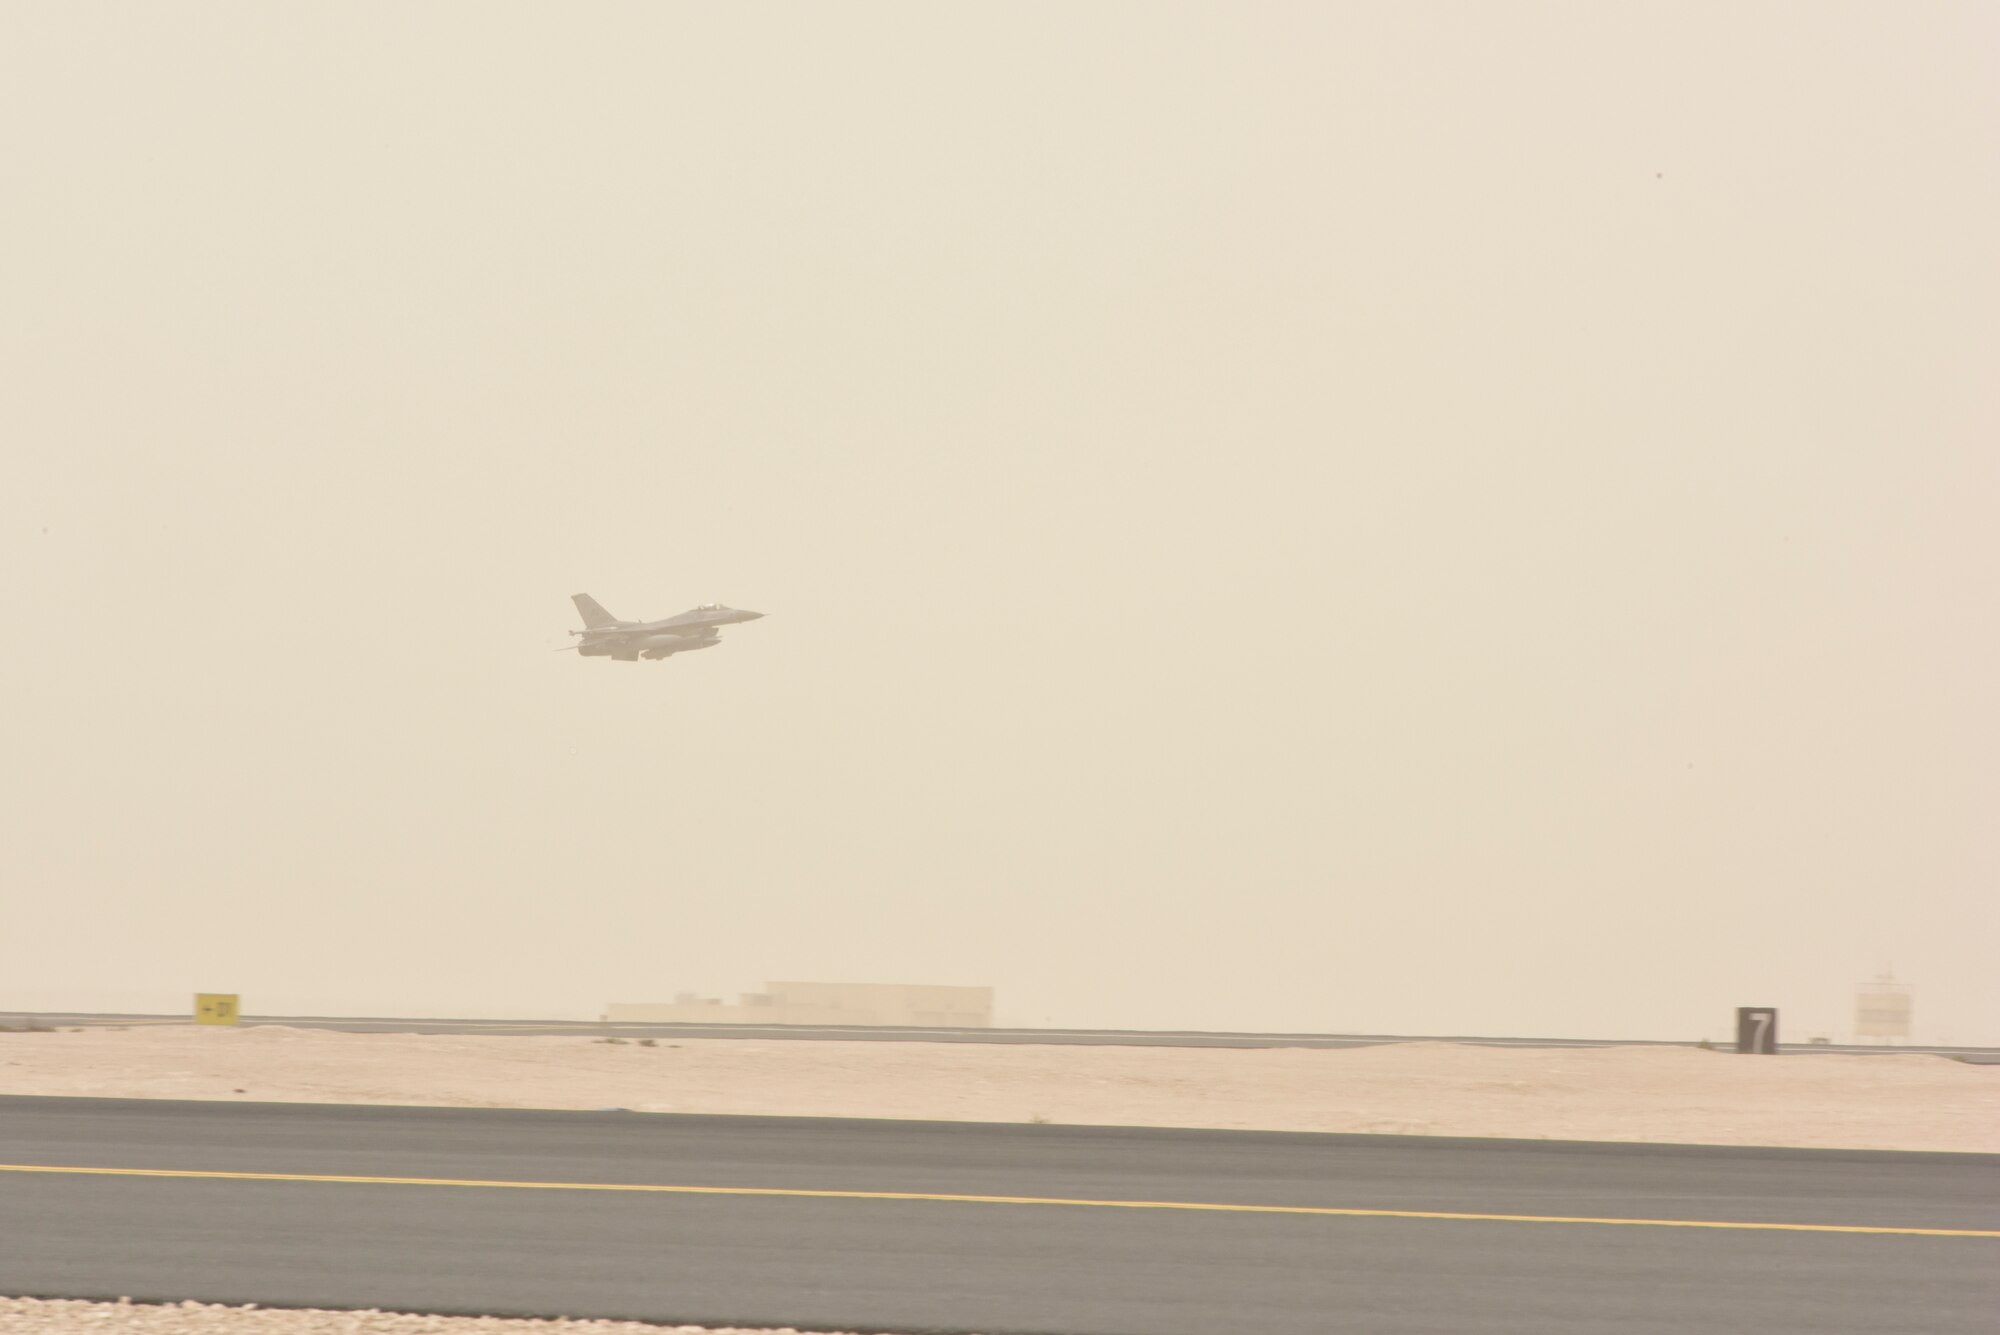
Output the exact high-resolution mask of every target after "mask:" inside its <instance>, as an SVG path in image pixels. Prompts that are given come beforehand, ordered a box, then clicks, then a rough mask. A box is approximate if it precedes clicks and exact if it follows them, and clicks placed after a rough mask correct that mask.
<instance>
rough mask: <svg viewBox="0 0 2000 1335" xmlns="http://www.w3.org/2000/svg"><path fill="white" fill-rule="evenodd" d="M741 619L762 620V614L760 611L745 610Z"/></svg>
mask: <svg viewBox="0 0 2000 1335" xmlns="http://www.w3.org/2000/svg"><path fill="white" fill-rule="evenodd" d="M743 619H744V620H745V621H762V620H763V619H764V614H763V613H762V612H745V613H743Z"/></svg>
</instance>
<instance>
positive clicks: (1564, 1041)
mask: <svg viewBox="0 0 2000 1335" xmlns="http://www.w3.org/2000/svg"><path fill="white" fill-rule="evenodd" d="M191 1022H192V1017H191V1016H186V1015H142V1014H109V1013H100V1012H25V1011H17V1012H10V1013H8V1014H5V1015H0V1023H7V1024H15V1025H21V1026H29V1025H35V1026H41V1027H44V1028H50V1029H70V1028H82V1029H115V1028H128V1027H145V1026H151V1025H179V1024H189V1023H191ZM242 1025H243V1027H244V1028H255V1027H257V1026H259V1025H284V1026H286V1027H288V1028H293V1029H324V1030H328V1031H331V1032H336V1033H346V1034H468V1035H472V1034H507V1035H512V1036H515V1037H521V1036H529V1037H544V1038H551V1037H592V1038H595V1037H602V1036H605V1035H616V1036H617V1037H620V1038H627V1039H638V1038H655V1039H659V1038H667V1039H690V1038H722V1039H746V1038H754V1039H780V1040H787V1041H796V1042H812V1041H820V1042H836V1041H837V1042H844V1043H1022V1044H1055V1045H1057V1046H1061V1047H1076V1046H1085V1047H1138V1048H1367V1047H1376V1046H1379V1045H1381V1044H1384V1043H1464V1044H1469V1045H1471V1046H1474V1047H1489V1048H1613V1047H1655V1048H1685V1047H1693V1046H1694V1044H1692V1043H1683V1042H1679V1041H1677V1040H1673V1039H1658V1038H1632V1039H1627V1038H1508V1037H1498V1036H1491V1035H1488V1036H1481V1035H1476V1034H1474V1035H1437V1034H1430V1035H1413V1034H1311V1033H1250V1032H1228V1031H1207V1030H1177V1029H994V1028H983V1029H948V1028H900V1027H896V1026H892V1025H807V1024H770V1025H758V1024H690V1023H680V1022H676V1023H670V1024H667V1023H661V1024H655V1023H648V1022H643V1021H619V1022H616V1023H606V1022H604V1021H599V1020H446V1019H422V1018H410V1019H394V1018H383V1017H371V1016H323V1015H256V1016H250V1015H246V1016H244V1017H243V1020H242ZM1779 1050H1780V1051H1781V1052H1816V1053H1828V1052H1844V1053H1858V1054H1882V1053H1903V1054H1906V1055H1907V1054H1909V1053H1929V1054H1932V1055H1935V1056H1943V1057H1954V1058H1956V1059H1958V1060H1959V1061H1964V1062H1972V1063H1975V1064H1980V1065H2000V1048H1982V1047H1928V1046H1923V1045H1918V1044H1898V1045H1896V1046H1894V1047H1887V1046H1881V1045H1860V1044H1839V1043H1833V1044H1828V1043H1785V1044H1781V1045H1780V1048H1779Z"/></svg>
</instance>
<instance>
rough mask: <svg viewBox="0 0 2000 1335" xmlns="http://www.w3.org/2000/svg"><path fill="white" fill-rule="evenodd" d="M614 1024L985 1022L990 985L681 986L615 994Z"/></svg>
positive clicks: (610, 1017) (980, 1025)
mask: <svg viewBox="0 0 2000 1335" xmlns="http://www.w3.org/2000/svg"><path fill="white" fill-rule="evenodd" d="M604 1018H605V1020H606V1021H608V1022H610V1023H613V1024H619V1023H624V1024H640V1023H650V1024H681V1023H688V1024H819V1025H843V1024H851V1025H889V1026H894V1027H897V1028H921V1029H990V1028H992V1026H993V989H992V988H990V987H944V986H938V985H933V984H924V983H766V984H764V990H763V991H762V992H745V993H743V994H742V995H741V996H739V997H738V998H737V1000H736V1001H734V1002H724V1001H723V1000H721V999H720V998H719V997H718V998H707V997H697V996H695V995H693V994H692V993H686V992H683V993H681V994H680V995H678V996H676V997H675V998H674V999H673V1000H672V1001H661V1002H645V1001H614V1002H611V1003H609V1004H608V1005H606V1006H605V1008H604Z"/></svg>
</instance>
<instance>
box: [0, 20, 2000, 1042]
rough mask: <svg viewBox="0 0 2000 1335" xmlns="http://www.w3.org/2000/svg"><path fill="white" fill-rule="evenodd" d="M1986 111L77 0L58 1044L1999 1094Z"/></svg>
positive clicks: (48, 258)
mask: <svg viewBox="0 0 2000 1335" xmlns="http://www.w3.org/2000/svg"><path fill="white" fill-rule="evenodd" d="M1996 57H2000V11H1996V9H1995V7H1993V6H1992V5H1990V4H1980V3H1966V4H1947V3H1918V4H1898V5H1889V4H1877V3H1857V4H1838V3H1827V2H1821V0H1814V2H1812V3H1796V4H1794V3H1765V4H1755V3H1752V4H1744V3H1740V2H1737V0H1731V2H1729V3H1688V2H1686V0H1676V2H1675V3H1658V4H1652V3H1627V4H1614V3H1603V2H1601V0H1578V2H1577V3H1568V4H1529V3H1485V2H1484V0H1480V2H1477V3H1474V2H1467V3H1453V4H1420V3H1411V0H1384V2H1383V3H1370V4H1358V3H1328V4H1277V3H1264V4H1250V3H1241V2H1240V0H1217V2H1216V3H1202V4H1185V3H1184V4H1172V3H1162V2H1161V0H1143V2H1142V3H1129V4H1126V3H1120V4H1108V3H1097V4H1091V3H1077V0H1061V2H1060V3H1039V4H1037V3H1023V2H1010V3H1005V4H998V3H994V4H959V5H951V4H939V3H935V0H912V2H911V3H904V4H882V3H866V4H862V3H847V4H840V5H820V4H804V3H801V4H789V5H773V4H748V3H732V4H728V5H705V4H704V5H695V4H685V5H669V4H651V3H645V4H640V3H630V4H522V3H490V2H486V0H482V2H480V3H455V4H428V5H411V4H407V3H403V2H402V0H396V2H395V3H376V4H358V3H338V4H336V3H321V4H317V5H305V4H296V5H281V6H274V5H268V4H263V3H242V4H225V3H212V4H186V3H151V4H144V5H139V4H124V3H119V4H105V3H83V2H81V0H50V2H48V3H28V2H25V0H24V2H22V3H13V4H8V5H6V6H5V7H4V8H0V199H3V200H4V207H3V208H0V240H4V245H0V451H4V454H0V459H3V460H4V474H0V562H3V563H4V573H0V597H4V601H3V602H0V637H4V643H3V644H0V664H4V666H0V683H4V693H0V703H4V713H0V742H3V743H4V747H3V748H0V756H4V767H0V909H4V915H3V919H0V926H4V935H0V1010H6V1009H9V1008H14V1009H27V1008H58V1007H77V1008H87V1009H120V1008H142V1009H162V1010H179V1009H182V1008H184V1007H185V1006H186V1005H187V1004H188V994H189V993H191V992H193V991H195V990H198V989H200V990H216V991H235V992H240V993H242V994H243V995H244V1001H245V1005H246V1008H247V1009H249V1010H250V1011H252V1012H253V1013H254V1012H266V1013H269V1012H293V1013H297V1012H321V1013H326V1012H347V1013H353V1012H375V1013H387V1014H412V1013H421V1014H437V1015H475V1016H476V1015H547V1016H590V1015H595V1014H597V1013H598V1011H599V1010H600V1009H601V1007H602V1005H603V1003H605V1002H606V1001H610V1000H620V1001H644V1000H662V999H667V998H670V997H671V996H672V995H673V994H674V993H676V992H679V991H683V990H695V991H701V992H705V993H712V994H722V995H732V994H734V993H736V992H738V991H743V990H751V989H755V988H757V987H759V986H761V984H762V983H763V982H764V980H766V979H771V978H780V979H782V978H801V979H824V980H847V981H881V982H934V983H960V984H986V985H992V986H994V987H996V988H998V989H999V1005H1000V1018H1001V1019H1002V1020H1003V1021H1005V1022H1010V1023H1021V1024H1042V1023H1053V1024H1057V1025H1132V1026H1147V1027H1165V1026H1194V1027H1205V1028H1277V1027H1283V1028H1298V1029H1316V1030H1362V1031H1390V1032H1405V1033H1491V1034H1504V1033H1521V1034H1576V1035H1602V1036H1633V1037H1695V1036H1700V1035H1702V1034H1719V1033H1721V1032H1722V1031H1723V1030H1724V1029H1725V1028H1726V1027H1727V1026H1728V1024H1729V1022H1730V1018H1731V1013H1732V1008H1733V1007H1735V1006H1738V1005H1750V1004H1773V1005H1777V1006H1779V1007H1781V1008H1782V1009H1783V1011H1784V1012H1785V1015H1786V1022H1785V1027H1786V1031H1787V1036H1788V1037H1795V1038H1796V1037H1803V1036H1805V1035H1806V1034H1808V1033H1824V1034H1829V1035H1831V1036H1834V1037H1836V1038H1844V1037H1845V1036H1846V1035H1847V1034H1848V1032H1849V1031H1850V1029H1851V1022H1852V1021H1851V1012H1852V994H1853V989H1854V986H1855V985H1856V984H1857V983H1858V982H1860V981H1862V980H1864V979H1866V978H1868V977H1870V976H1871V975H1873V974H1875V973H1876V972H1878V971H1880V970H1882V969H1885V968H1893V969H1894V970H1895V972H1896V974H1897V975H1898V976H1899V977H1901V978H1903V979H1905V980H1907V981H1908V982H1910V983H1911V984H1913V985H1914V988H1915V998H1916V1018H1917V1036H1918V1037H1919V1038H1921V1039H1925V1040H1928V1041H1933V1042H1966V1043H1970V1042H1988V1043H1992V1042H2000V970H1996V968H1995V967H1994V953H1993V952H1994V943H1995V941H1996V940H2000V896H1997V895H1996V891H1997V890H2000V839H1997V838H1996V834H1995V820H1994V812H1995V810H1996V807H2000V759H1996V756H2000V704H1996V696H1995V683H1996V681H2000V587H1996V585H2000V538H1996V536H1995V529H1996V515H2000V463H1996V459H2000V393H1996V374H1995V372H1996V367H2000V265H1996V261H1995V258H1994V242H1993V238H1995V237H1996V236H2000V79H1996V78H1995V70H1996ZM580 590H587V591H589V592H590V593H592V594H594V595H595V596H596V597H597V598H599V599H600V600H601V601H603V602H604V603H605V604H606V605H607V606H608V607H610V608H611V609H612V610H613V611H614V612H616V613H617V614H619V615H621V616H626V617H641V616H645V617H653V616H664V615H668V614H670V613H673V612H678V611H680V610H682V609H684V608H687V607H689V606H692V605H693V604H695V603H698V602H702V601H708V600H715V599H720V600H722V601H726V602H729V603H731V604H734V605H737V606H742V607H749V608H754V609H757V610H759V611H763V612H766V613H768V614H769V615H768V617H767V619H765V620H763V621H761V622H758V623H756V624H754V625H748V626H742V627H738V628H735V629H733V630H730V631H728V632H725V643H724V645H723V647H721V648H719V649H716V650H714V651H711V652H707V653H702V654H698V655H688V656H685V657H682V658H678V659H674V660H670V661H667V662H662V663H640V664H625V663H614V662H609V661H605V660H596V659H593V660H579V659H577V658H576V657H575V656H574V655H563V654H556V653H551V652H549V651H550V650H551V649H554V648H557V647H559V646H561V645H563V644H565V643H567V642H568V637H567V635H566V631H567V630H568V629H569V628H570V627H572V626H574V625H576V624H578V623H577V621H576V618H575V614H574V612H573V611H572V609H571V607H570V605H569V602H568V597H569V595H570V594H572V593H575V592H577V591H580Z"/></svg>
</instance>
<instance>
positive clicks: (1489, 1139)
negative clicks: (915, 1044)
mask: <svg viewBox="0 0 2000 1335" xmlns="http://www.w3.org/2000/svg"><path fill="white" fill-rule="evenodd" d="M14 1104H33V1105H35V1106H37V1107H41V1108H61V1107H65V1106H67V1107H70V1108H74V1109H75V1110H76V1111H79V1112H83V1111H89V1110H91V1109H96V1108H110V1107H117V1106H126V1107H140V1108H146V1109H150V1110H162V1109H173V1110H178V1111H180V1112H183V1113H187V1114H190V1115H198V1114H202V1113H208V1112H212V1111H214V1110H216V1109H218V1108H224V1109H229V1110H231V1111H234V1110H237V1109H256V1110H258V1111H261V1112H266V1113H274V1114H277V1115H280V1116H284V1115H294V1116H299V1117H309V1116H317V1115H325V1114H328V1113H333V1114H338V1115H341V1116H346V1117H355V1118H370V1117H385V1118H386V1117H412V1116H414V1117H435V1118H438V1119H439V1120H446V1119H453V1118H456V1119H465V1118H472V1119H478V1120H492V1121H524V1120H536V1121H548V1122H560V1121H574V1120H576V1119H580V1118H620V1119H630V1118H652V1119H668V1120H672V1121H676V1122H679V1123H681V1124H683V1125H695V1126H700V1125H708V1126H714V1127H731V1128H741V1127H756V1126H766V1127H770V1128H772V1129H774V1130H776V1129H793V1130H809V1129H821V1130H832V1129H838V1128H840V1127H881V1128H885V1129H886V1128H890V1127H896V1128H903V1129H908V1130H911V1131H915V1132H920V1133H923V1134H937V1135H953V1134H958V1135H982V1134H990V1133H992V1132H994V1131H1011V1132H1015V1133H1018V1134H1021V1135H1025V1136H1033V1137H1037V1138H1042V1139H1073V1140H1091V1139H1108V1138H1111V1137H1114V1136H1116V1137H1121V1138H1138V1139H1141V1140H1158V1141H1171V1140H1177V1139H1184V1138H1187V1137H1198V1138H1201V1139H1206V1140H1229V1141H1236V1142H1238V1143H1250V1144H1292V1145H1298V1144H1305V1143H1311V1144H1320V1145H1328V1146H1334V1145H1346V1146H1357V1145H1374V1146H1381V1147H1383V1148H1393V1149H1410V1148H1417V1147H1435V1148H1440V1149H1446V1148H1459V1149H1476V1148H1480V1147H1487V1148H1491V1147H1494V1146H1506V1147H1509V1148H1511V1149H1513V1150H1516V1151H1523V1152H1538V1153H1546V1154H1620V1155H1632V1154H1640V1155H1646V1156H1658V1157H1672V1156H1674V1155H1691V1154H1701V1155H1710V1156H1717V1155H1719V1156H1721V1157H1724V1158H1745V1159H1752V1158H1758V1159H1764V1158H1771V1157H1773V1156H1775V1157H1779V1158H1784V1159H1795V1160H1825V1159H1840V1160H1843V1161H1847V1162H1860V1163H1867V1162H1878V1163H1887V1162H1896V1163H1908V1162H1910V1161H1912V1160H1935V1161H1938V1162H1948V1163H1955V1164H1962V1165H1965V1166H1967V1167H1974V1166H1981V1167H2000V1153H1989V1152H1982V1151H1976V1150H1861V1149H1835V1148H1828V1147H1823V1146H1799V1145H1711V1144H1704V1143H1702V1142H1698V1141H1686V1142H1682V1141H1627V1140H1549V1139H1542V1138H1537V1137H1518V1136H1424V1135H1408V1134H1392V1133H1378V1132H1363V1131H1259V1130H1250V1129H1245V1128H1240V1127H1195V1126H1122V1125H1115V1124H1097V1123H1061V1122H975V1121H936V1120H923V1119H918V1118H902V1117H781V1116H775V1115H772V1114H765V1113H676V1112H642V1111H639V1110H637V1109H633V1108H467V1107H460V1106H454V1105H449V1104H405V1103H312V1102H260V1101H257V1100H250V1099H246V1100H241V1101H238V1100H230V1101H228V1102H221V1101H219V1100H214V1099H149V1098H121V1097H108V1096H98V1095H87V1094H0V1114H4V1113H5V1111H6V1109H7V1108H8V1107H9V1106H11V1105H14Z"/></svg>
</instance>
